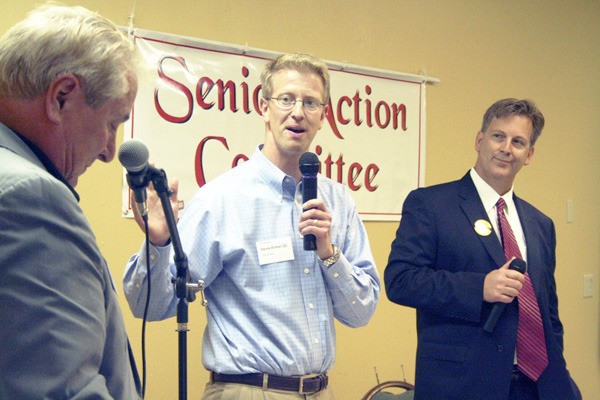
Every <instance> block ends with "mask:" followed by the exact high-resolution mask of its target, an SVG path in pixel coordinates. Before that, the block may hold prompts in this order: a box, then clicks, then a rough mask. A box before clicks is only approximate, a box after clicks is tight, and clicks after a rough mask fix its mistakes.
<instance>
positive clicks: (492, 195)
mask: <svg viewBox="0 0 600 400" xmlns="http://www.w3.org/2000/svg"><path fill="white" fill-rule="evenodd" d="M470 174H471V179H472V180H473V183H474V184H475V188H476V189H477V193H478V194H479V198H480V199H481V202H482V203H483V207H484V208H485V211H486V212H487V213H489V212H490V211H491V210H492V209H493V208H494V207H496V203H497V202H498V199H499V198H500V197H502V198H503V199H504V201H505V202H506V208H507V210H506V212H507V213H508V212H510V211H508V210H511V209H513V210H514V207H515V203H514V201H513V190H514V186H512V187H511V188H510V190H509V191H508V192H506V194H504V196H500V195H499V194H498V193H497V192H496V191H495V190H494V188H492V187H491V186H490V185H488V184H487V182H486V181H484V180H483V178H482V177H481V176H479V174H478V173H477V171H475V168H471V172H470Z"/></svg>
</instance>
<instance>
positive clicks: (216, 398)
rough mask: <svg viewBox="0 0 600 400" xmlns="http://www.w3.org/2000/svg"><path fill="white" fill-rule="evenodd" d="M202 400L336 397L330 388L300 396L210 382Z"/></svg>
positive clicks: (316, 399) (319, 399) (323, 399)
mask: <svg viewBox="0 0 600 400" xmlns="http://www.w3.org/2000/svg"><path fill="white" fill-rule="evenodd" d="M202 400H334V397H333V393H332V391H331V388H329V387H327V388H326V389H324V390H321V391H320V392H318V393H312V394H300V393H297V392H289V391H285V390H274V389H269V390H262V388H259V387H256V386H250V385H242V384H239V383H223V382H209V383H207V384H206V388H205V389H204V395H203V396H202Z"/></svg>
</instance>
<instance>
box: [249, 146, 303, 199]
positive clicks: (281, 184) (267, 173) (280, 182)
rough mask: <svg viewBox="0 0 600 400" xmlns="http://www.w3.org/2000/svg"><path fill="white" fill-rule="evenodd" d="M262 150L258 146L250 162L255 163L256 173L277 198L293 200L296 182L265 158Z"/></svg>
mask: <svg viewBox="0 0 600 400" xmlns="http://www.w3.org/2000/svg"><path fill="white" fill-rule="evenodd" d="M262 148H263V145H262V144H261V145H259V146H258V147H257V148H256V150H255V151H254V154H253V155H252V161H254V162H256V173H257V174H258V176H260V178H261V179H262V180H263V181H264V182H265V183H266V184H267V186H269V187H270V188H271V189H272V190H273V191H274V192H275V193H276V194H277V195H278V196H282V197H288V198H291V199H293V198H294V195H295V192H296V181H295V180H294V178H293V177H291V176H289V175H287V174H286V173H285V172H283V171H282V170H281V169H279V168H278V167H277V166H276V165H275V164H273V163H272V162H271V161H270V160H269V159H268V158H267V157H265V155H264V154H263V152H262V151H261V150H262Z"/></svg>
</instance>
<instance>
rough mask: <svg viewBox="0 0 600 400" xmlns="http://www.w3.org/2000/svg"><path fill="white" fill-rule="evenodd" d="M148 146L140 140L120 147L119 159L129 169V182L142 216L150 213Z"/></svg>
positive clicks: (127, 142) (129, 141) (133, 140)
mask: <svg viewBox="0 0 600 400" xmlns="http://www.w3.org/2000/svg"><path fill="white" fill-rule="evenodd" d="M149 156H150V153H149V152H148V147H146V145H145V144H144V143H142V142H141V141H139V140H136V139H131V140H128V141H126V142H125V143H123V144H122V145H121V147H120V148H119V161H120V162H121V164H122V165H123V167H124V168H125V169H126V170H127V183H128V184H129V188H130V189H131V190H132V191H133V197H134V199H135V202H136V204H137V207H138V210H139V211H140V214H141V215H142V216H145V215H147V214H148V206H147V204H146V187H147V186H148V183H150V179H149V178H148V168H149V167H148V158H149Z"/></svg>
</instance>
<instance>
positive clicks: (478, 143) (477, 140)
mask: <svg viewBox="0 0 600 400" xmlns="http://www.w3.org/2000/svg"><path fill="white" fill-rule="evenodd" d="M482 140H483V132H481V131H479V132H477V135H476V136H475V151H477V152H478V153H479V149H480V148H481V141H482Z"/></svg>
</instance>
